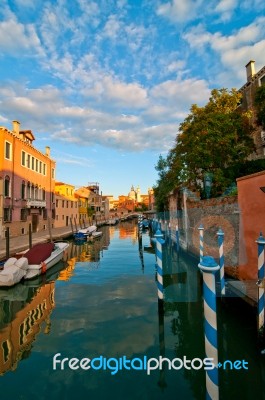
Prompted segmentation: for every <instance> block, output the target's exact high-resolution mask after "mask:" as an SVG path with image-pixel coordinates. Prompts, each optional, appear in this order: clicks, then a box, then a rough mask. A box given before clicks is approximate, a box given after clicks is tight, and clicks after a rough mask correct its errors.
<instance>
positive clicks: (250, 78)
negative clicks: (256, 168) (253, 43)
mask: <svg viewBox="0 0 265 400" xmlns="http://www.w3.org/2000/svg"><path fill="white" fill-rule="evenodd" d="M246 74H247V82H246V83H245V85H243V86H242V87H241V88H240V89H239V92H240V93H241V94H242V103H241V105H240V108H241V109H242V111H251V112H252V124H253V125H254V127H255V130H254V133H253V140H254V143H255V147H256V152H255V153H253V154H252V156H251V157H250V158H251V159H256V158H263V157H264V156H265V130H264V129H265V128H264V127H262V126H259V125H257V123H256V120H257V116H256V109H255V95H256V91H257V89H258V88H259V87H260V86H262V85H265V66H264V67H263V68H261V69H260V70H259V71H258V72H257V73H256V71H255V61H253V60H251V61H249V62H248V64H247V65H246Z"/></svg>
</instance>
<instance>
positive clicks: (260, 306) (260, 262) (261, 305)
mask: <svg viewBox="0 0 265 400" xmlns="http://www.w3.org/2000/svg"><path fill="white" fill-rule="evenodd" d="M256 243H257V244H258V282H257V285H258V335H259V337H260V338H263V337H264V286H265V280H264V275H265V274H264V246H265V239H264V237H263V235H262V233H261V232H260V236H259V237H258V239H257V240H256Z"/></svg>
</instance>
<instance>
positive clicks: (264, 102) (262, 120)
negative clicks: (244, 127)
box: [254, 85, 265, 128]
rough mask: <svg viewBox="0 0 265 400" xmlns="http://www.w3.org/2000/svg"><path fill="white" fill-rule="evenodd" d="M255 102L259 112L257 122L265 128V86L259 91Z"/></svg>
mask: <svg viewBox="0 0 265 400" xmlns="http://www.w3.org/2000/svg"><path fill="white" fill-rule="evenodd" d="M254 101H255V106H256V110H257V122H258V124H259V125H262V127H263V128H265V85H262V86H260V87H259V88H258V89H257V91H256V94H255V100H254Z"/></svg>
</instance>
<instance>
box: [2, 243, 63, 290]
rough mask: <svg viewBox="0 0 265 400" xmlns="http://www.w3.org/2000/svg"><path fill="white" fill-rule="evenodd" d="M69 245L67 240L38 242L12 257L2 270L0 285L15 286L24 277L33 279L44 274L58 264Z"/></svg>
mask: <svg viewBox="0 0 265 400" xmlns="http://www.w3.org/2000/svg"><path fill="white" fill-rule="evenodd" d="M68 247H69V243H67V242H58V243H38V244H36V245H35V246H33V247H32V248H31V249H29V250H25V251H24V252H21V253H18V254H17V256H20V258H16V257H10V258H9V259H8V260H7V261H6V262H5V263H4V268H3V270H2V271H0V286H1V287H4V286H13V285H15V284H16V283H18V282H20V281H21V280H22V279H31V278H34V277H36V276H38V275H41V274H44V273H45V272H46V271H47V270H48V269H49V268H51V267H53V266H54V265H55V264H57V263H58V262H59V261H60V260H61V259H62V258H63V256H64V254H65V251H66V250H67V248H68Z"/></svg>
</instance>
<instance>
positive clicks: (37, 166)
mask: <svg viewBox="0 0 265 400" xmlns="http://www.w3.org/2000/svg"><path fill="white" fill-rule="evenodd" d="M35 171H37V172H39V160H36V163H35Z"/></svg>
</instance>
